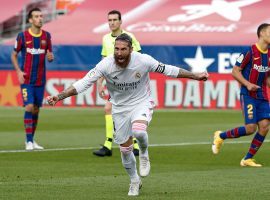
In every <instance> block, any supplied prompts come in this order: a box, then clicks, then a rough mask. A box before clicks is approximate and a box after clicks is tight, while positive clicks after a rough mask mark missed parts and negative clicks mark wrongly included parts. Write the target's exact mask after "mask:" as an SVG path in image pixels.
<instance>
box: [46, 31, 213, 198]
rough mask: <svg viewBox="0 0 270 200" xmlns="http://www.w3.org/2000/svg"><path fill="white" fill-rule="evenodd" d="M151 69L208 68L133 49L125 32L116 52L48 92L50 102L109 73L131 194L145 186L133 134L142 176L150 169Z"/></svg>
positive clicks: (202, 76)
mask: <svg viewBox="0 0 270 200" xmlns="http://www.w3.org/2000/svg"><path fill="white" fill-rule="evenodd" d="M149 72H157V73H161V74H165V75H167V76H170V77H175V78H190V79H194V80H207V78H208V74H207V72H202V73H192V72H189V71H186V70H184V69H182V68H178V67H175V66H171V65H165V64H162V63H160V62H158V61H157V60H155V59H154V58H152V57H151V56H149V55H147V54H141V53H138V52H133V51H132V39H131V37H130V36H129V35H127V34H125V33H123V34H121V35H119V36H118V37H117V38H116V40H115V47H114V55H111V56H108V57H106V58H104V59H103V60H102V61H100V62H99V63H98V64H97V65H96V67H95V68H94V69H92V70H90V71H89V72H88V73H87V74H86V76H85V77H84V78H82V79H80V80H78V81H77V82H75V83H74V84H73V85H72V86H70V87H69V88H67V89H66V90H64V91H62V92H60V93H59V94H58V95H56V96H48V97H47V101H48V103H49V104H50V105H55V104H56V103H57V102H58V101H60V100H63V99H65V98H67V97H69V96H72V95H77V94H78V93H81V92H83V91H85V90H86V89H87V88H89V87H90V86H91V85H92V84H93V83H94V82H96V81H97V80H98V79H99V78H100V77H105V79H106V82H107V88H108V91H109V94H110V97H111V98H110V102H111V103H112V116H113V122H114V128H115V133H114V142H115V143H117V144H119V146H120V152H121V158H122V164H123V166H124V168H125V169H126V171H127V173H128V175H129V177H130V181H131V183H130V187H129V192H128V195H129V196H137V195H139V189H140V188H141V187H142V182H141V179H140V177H139V175H138V173H137V169H136V159H135V156H134V154H133V151H132V150H133V141H132V137H133V135H134V136H135V137H136V139H137V140H138V144H139V148H140V155H139V161H140V165H139V171H140V175H141V176H142V177H145V176H148V175H149V173H150V160H149V154H148V133H147V127H148V126H149V123H150V121H151V119H152V114H153V107H154V103H153V100H152V98H151V91H150V78H149Z"/></svg>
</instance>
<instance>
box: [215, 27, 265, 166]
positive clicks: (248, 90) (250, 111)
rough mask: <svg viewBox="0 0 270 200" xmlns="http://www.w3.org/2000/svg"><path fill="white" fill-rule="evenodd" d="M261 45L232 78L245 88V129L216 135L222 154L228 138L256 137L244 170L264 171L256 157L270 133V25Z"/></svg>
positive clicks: (260, 33)
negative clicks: (247, 168) (269, 96)
mask: <svg viewBox="0 0 270 200" xmlns="http://www.w3.org/2000/svg"><path fill="white" fill-rule="evenodd" d="M257 36H258V42H257V43H256V44H254V45H252V46H251V47H250V48H249V49H248V51H246V52H244V53H242V54H240V56H239V58H238V59H237V61H236V64H235V66H234V67H233V71H232V75H233V77H234V78H235V79H236V80H237V81H238V82H239V83H240V84H241V93H240V95H241V105H242V111H243V115H244V118H245V126H241V127H237V128H234V129H232V130H228V131H225V132H221V131H216V132H215V134H214V142H213V145H212V150H213V153H214V154H217V153H219V150H220V148H221V145H222V144H223V142H224V140H225V139H227V138H238V137H242V136H246V135H250V134H253V133H255V132H256V130H257V128H258V131H257V133H256V134H255V136H254V138H253V140H252V142H251V146H250V148H249V151H248V153H247V154H246V156H245V157H244V158H243V159H242V160H241V162H240V165H241V166H251V167H261V166H262V165H261V164H258V163H256V162H255V160H254V159H252V158H253V156H254V155H255V154H256V153H257V151H258V150H259V148H260V146H261V145H262V143H263V141H264V138H265V136H266V135H267V133H268V130H269V119H270V107H269V99H268V94H267V87H269V86H270V79H269V75H270V73H269V67H270V50H269V45H270V24H261V25H260V26H259V27H258V29H257Z"/></svg>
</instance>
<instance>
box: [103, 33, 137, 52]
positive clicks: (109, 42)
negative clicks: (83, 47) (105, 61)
mask: <svg viewBox="0 0 270 200" xmlns="http://www.w3.org/2000/svg"><path fill="white" fill-rule="evenodd" d="M122 33H126V34H128V35H129V36H130V37H131V38H132V47H133V51H141V46H140V43H139V42H138V40H137V39H136V38H135V36H134V35H133V34H132V33H129V32H127V31H124V30H122ZM116 38H117V37H116V36H113V35H112V33H108V34H106V35H104V36H103V39H102V50H101V55H102V56H103V57H107V56H109V55H111V54H113V52H114V44H115V39H116Z"/></svg>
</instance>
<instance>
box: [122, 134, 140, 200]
mask: <svg viewBox="0 0 270 200" xmlns="http://www.w3.org/2000/svg"><path fill="white" fill-rule="evenodd" d="M120 152H121V158H122V164H123V166H124V168H125V169H126V172H127V173H128V175H129V177H130V182H131V183H130V187H129V192H128V195H129V196H138V195H139V189H140V188H141V187H142V183H141V180H140V177H139V175H138V173H137V168H136V159H135V156H134V154H133V141H132V137H130V138H129V139H128V141H127V142H125V143H124V144H121V145H120Z"/></svg>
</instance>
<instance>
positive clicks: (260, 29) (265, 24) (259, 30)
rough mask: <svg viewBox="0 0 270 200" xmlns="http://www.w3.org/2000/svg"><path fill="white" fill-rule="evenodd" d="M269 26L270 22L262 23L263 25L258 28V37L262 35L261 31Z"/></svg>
mask: <svg viewBox="0 0 270 200" xmlns="http://www.w3.org/2000/svg"><path fill="white" fill-rule="evenodd" d="M268 26H270V24H267V23H263V24H261V25H260V26H259V27H258V29H257V36H258V38H259V37H260V33H261V31H263V30H264V29H266V28H267V27H268Z"/></svg>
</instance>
